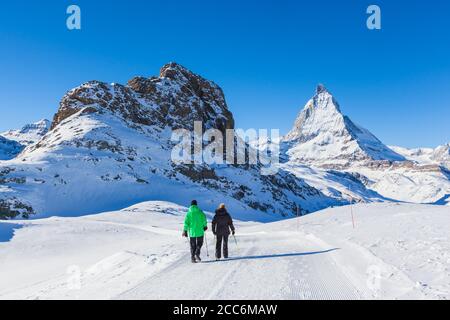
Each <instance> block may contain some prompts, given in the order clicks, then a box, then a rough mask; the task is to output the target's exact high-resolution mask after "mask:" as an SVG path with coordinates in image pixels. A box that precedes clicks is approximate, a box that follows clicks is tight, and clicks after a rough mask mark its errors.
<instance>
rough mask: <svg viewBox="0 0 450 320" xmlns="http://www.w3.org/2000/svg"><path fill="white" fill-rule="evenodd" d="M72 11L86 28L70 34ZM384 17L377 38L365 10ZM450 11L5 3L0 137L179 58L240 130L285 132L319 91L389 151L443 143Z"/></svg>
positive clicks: (449, 134) (447, 136) (230, 1)
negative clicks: (219, 91)
mask: <svg viewBox="0 0 450 320" xmlns="http://www.w3.org/2000/svg"><path fill="white" fill-rule="evenodd" d="M69 4H78V5H79V6H80V7H81V10H82V30H81V31H68V30H67V29H66V25H65V20H66V17H67V16H66V13H65V11H66V8H67V6H68V5H69ZM370 4H378V5H380V7H381V9H382V28H383V29H382V30H381V31H369V30H368V29H367V28H366V17H367V15H366V13H365V11H366V8H367V6H368V5H370ZM449 17H450V2H449V1H443V0H427V1H420V0H409V1H406V0H405V1H401V0H396V1H380V0H377V1H365V0H357V1H355V0H341V1H336V0H321V1H299V0H291V1H286V0H272V1H265V0H239V1H238V0H221V1H218V0H208V1H205V0H195V1H194V0H191V1H188V0H183V1H181V0H180V1H168V0H164V1H159V0H151V1H144V0H128V1H119V0H114V1H112V0H108V1H102V0H95V1H86V0H72V1H64V0H55V1H19V2H17V3H15V2H14V1H7V2H6V1H4V2H2V4H1V6H0V110H1V113H0V130H1V131H3V130H6V129H9V128H15V127H20V126H21V125H22V124H24V123H28V122H32V121H36V120H39V119H40V118H51V117H52V116H53V114H54V112H55V111H56V110H57V108H58V103H59V100H60V99H61V97H62V96H63V94H64V93H65V92H66V91H67V90H69V89H70V88H72V87H74V86H77V85H79V84H81V83H83V82H85V81H87V80H92V79H98V80H102V81H107V82H119V83H126V82H127V80H128V79H130V78H131V77H133V76H135V75H143V76H151V75H156V74H157V73H158V71H159V68H160V67H161V66H162V65H163V64H165V63H166V62H169V61H177V62H179V63H181V64H183V65H185V66H186V67H188V68H190V69H191V70H193V71H194V72H196V73H199V74H201V75H203V76H205V77H206V78H208V79H211V80H214V81H215V82H216V83H218V84H219V85H220V86H221V87H222V88H223V89H224V91H225V94H226V97H227V101H228V105H229V107H230V109H231V110H232V112H233V113H234V115H235V118H236V120H237V125H238V126H239V127H242V128H250V127H254V128H280V129H281V132H282V133H286V132H287V131H288V130H289V129H290V128H291V126H292V124H293V122H294V119H295V117H296V116H297V114H298V112H299V111H300V109H301V108H302V107H303V105H304V104H305V102H306V101H307V100H308V99H309V98H310V97H311V96H312V94H313V93H314V89H315V86H316V84H317V83H324V84H325V85H326V86H327V87H328V89H329V90H330V91H331V92H333V93H334V94H335V96H336V97H337V99H338V100H339V102H340V104H341V107H342V110H343V112H344V113H345V114H347V115H349V116H350V117H351V118H352V119H353V120H354V121H355V122H357V123H359V124H361V125H363V126H364V127H366V128H368V129H370V130H371V131H372V132H373V133H374V134H375V135H377V136H378V137H379V138H380V139H381V140H382V141H384V142H385V143H387V144H395V145H403V146H407V147H414V146H436V145H439V144H443V143H446V142H449V141H450V129H449V128H450V125H449V123H450V122H449V119H450V23H449V21H450V18H449Z"/></svg>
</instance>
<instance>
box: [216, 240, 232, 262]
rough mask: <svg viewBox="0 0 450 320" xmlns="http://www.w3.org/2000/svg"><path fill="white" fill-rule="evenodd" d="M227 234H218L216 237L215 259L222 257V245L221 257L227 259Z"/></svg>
mask: <svg viewBox="0 0 450 320" xmlns="http://www.w3.org/2000/svg"><path fill="white" fill-rule="evenodd" d="M228 237H229V235H228V234H218V235H217V236H216V238H217V239H216V258H218V259H220V258H221V256H222V243H223V257H224V258H225V259H226V258H228Z"/></svg>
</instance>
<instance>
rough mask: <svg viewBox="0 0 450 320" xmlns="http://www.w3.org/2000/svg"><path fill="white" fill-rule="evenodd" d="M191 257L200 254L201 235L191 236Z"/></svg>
mask: <svg viewBox="0 0 450 320" xmlns="http://www.w3.org/2000/svg"><path fill="white" fill-rule="evenodd" d="M190 240H191V257H192V258H194V257H195V256H196V255H197V256H199V255H200V250H201V249H202V246H203V237H197V238H191V239H190Z"/></svg>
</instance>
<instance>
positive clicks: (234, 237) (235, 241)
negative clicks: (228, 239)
mask: <svg viewBox="0 0 450 320" xmlns="http://www.w3.org/2000/svg"><path fill="white" fill-rule="evenodd" d="M233 239H234V243H236V248H237V249H238V251H240V250H239V246H238V244H237V240H236V236H235V235H234V234H233Z"/></svg>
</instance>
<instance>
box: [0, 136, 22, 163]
mask: <svg viewBox="0 0 450 320" xmlns="http://www.w3.org/2000/svg"><path fill="white" fill-rule="evenodd" d="M23 148H24V147H23V146H22V145H21V144H19V143H17V142H16V141H14V140H9V139H6V138H4V137H2V136H0V160H9V159H12V158H14V157H16V156H17V155H18V154H19V153H20V152H21V151H22V150H23Z"/></svg>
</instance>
